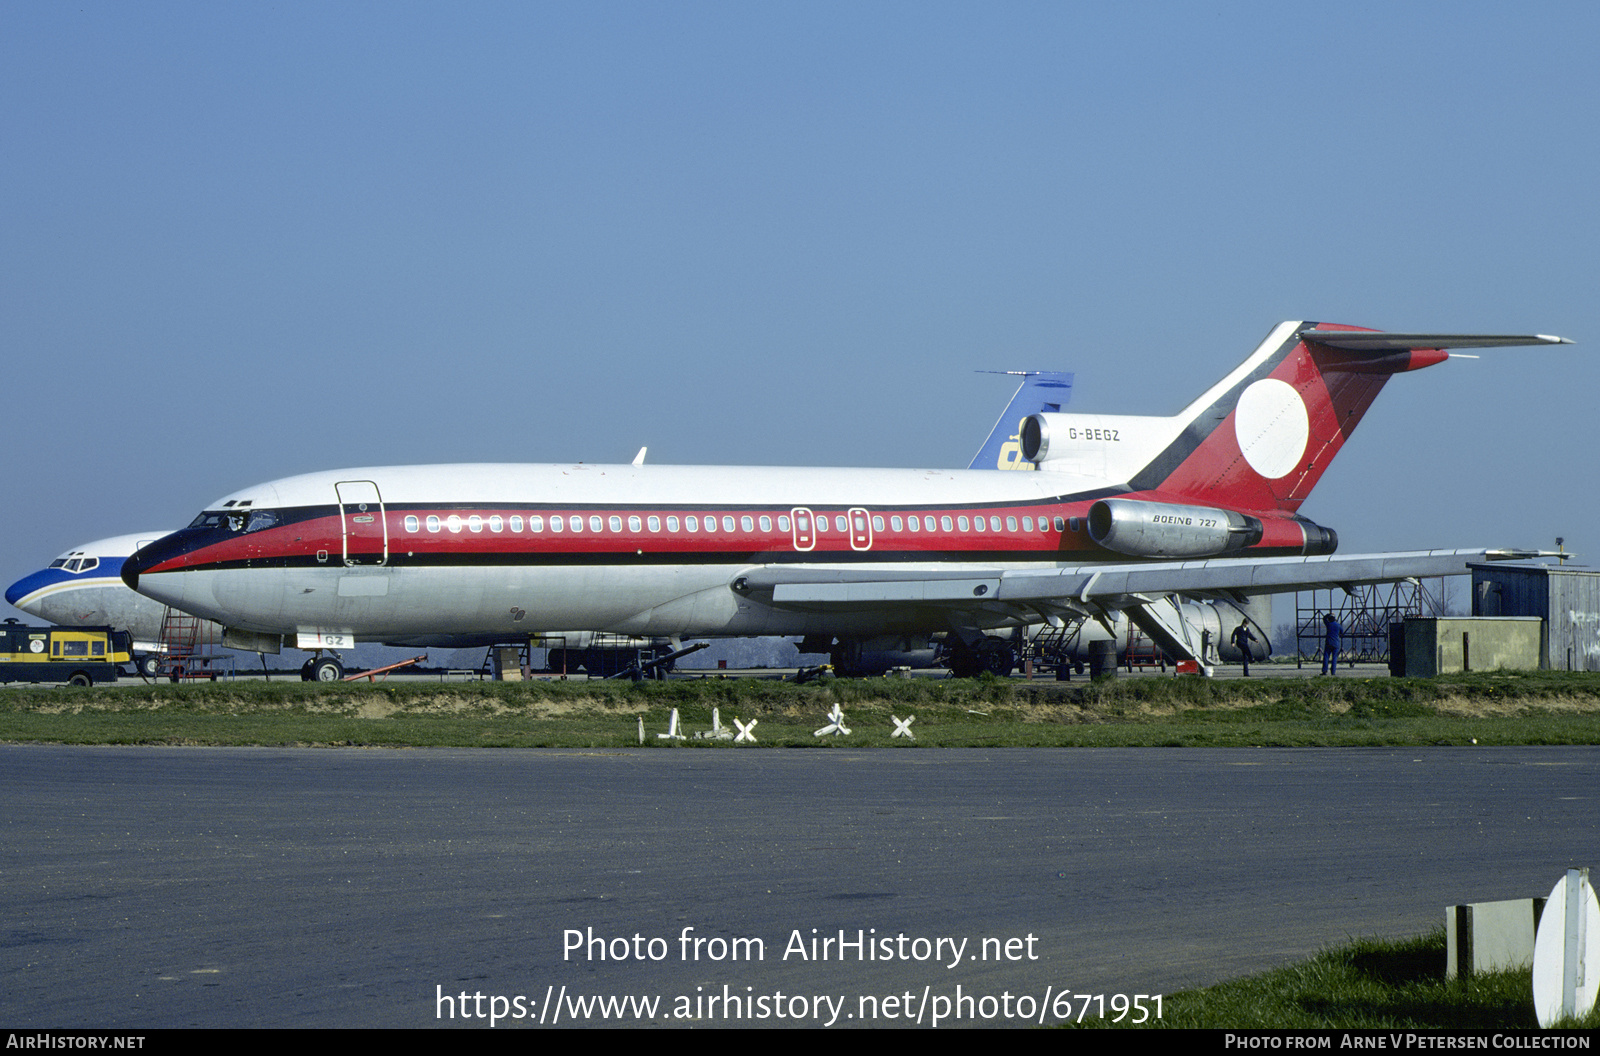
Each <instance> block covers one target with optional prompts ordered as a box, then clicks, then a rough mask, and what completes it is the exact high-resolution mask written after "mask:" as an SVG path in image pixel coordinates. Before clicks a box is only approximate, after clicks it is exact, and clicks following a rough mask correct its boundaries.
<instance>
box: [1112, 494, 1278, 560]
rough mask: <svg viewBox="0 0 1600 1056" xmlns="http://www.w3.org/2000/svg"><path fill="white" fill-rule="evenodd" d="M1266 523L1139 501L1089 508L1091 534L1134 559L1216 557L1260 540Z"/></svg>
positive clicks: (1231, 513) (1115, 501) (1225, 512)
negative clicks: (1263, 525)
mask: <svg viewBox="0 0 1600 1056" xmlns="http://www.w3.org/2000/svg"><path fill="white" fill-rule="evenodd" d="M1261 534H1262V528H1261V521H1260V520H1258V519H1257V518H1255V517H1251V516H1248V515H1247V514H1243V513H1235V512H1234V511H1233V510H1215V509H1211V508H1210V507H1207V506H1179V505H1177V504H1176V503H1166V502H1140V501H1138V500H1137V499H1101V500H1100V501H1099V502H1097V503H1095V504H1094V505H1093V506H1090V507H1089V538H1090V539H1093V540H1094V541H1095V542H1096V543H1099V544H1100V545H1101V546H1103V547H1105V548H1106V549H1107V550H1115V551H1116V552H1117V553H1119V554H1127V555H1129V556H1130V557H1213V556H1215V555H1217V554H1227V553H1232V552H1233V551H1235V550H1243V549H1244V548H1245V547H1247V546H1254V545H1255V544H1256V543H1259V542H1260V541H1261Z"/></svg>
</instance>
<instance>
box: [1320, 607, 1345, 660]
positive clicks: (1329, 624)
mask: <svg viewBox="0 0 1600 1056" xmlns="http://www.w3.org/2000/svg"><path fill="white" fill-rule="evenodd" d="M1322 630H1323V638H1322V673H1323V674H1325V675H1337V674H1338V673H1339V648H1340V643H1341V641H1342V640H1343V638H1344V628H1343V627H1341V626H1339V621H1338V620H1336V619H1334V618H1333V613H1331V612H1326V613H1323V614H1322Z"/></svg>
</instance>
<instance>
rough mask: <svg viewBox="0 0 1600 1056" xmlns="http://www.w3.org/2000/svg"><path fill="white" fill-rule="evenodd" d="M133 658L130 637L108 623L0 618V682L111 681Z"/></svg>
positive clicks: (77, 684) (90, 683)
mask: <svg viewBox="0 0 1600 1056" xmlns="http://www.w3.org/2000/svg"><path fill="white" fill-rule="evenodd" d="M132 660H133V639H132V636H130V635H129V634H128V632H126V631H116V630H112V629H111V628H110V627H28V626H25V625H23V624H20V623H17V622H16V621H15V620H7V621H5V623H3V624H0V682H66V683H68V684H70V685H74V686H88V685H93V684H94V683H96V682H115V681H116V680H117V677H118V676H119V675H120V674H121V670H120V669H119V667H118V666H117V665H119V664H127V663H131V662H132Z"/></svg>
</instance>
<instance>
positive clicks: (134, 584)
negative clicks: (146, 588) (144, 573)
mask: <svg viewBox="0 0 1600 1056" xmlns="http://www.w3.org/2000/svg"><path fill="white" fill-rule="evenodd" d="M143 567H144V563H143V562H142V561H140V560H139V552H138V551H135V552H134V553H133V554H131V555H129V557H128V559H127V560H126V561H124V562H122V582H124V583H126V584H127V585H128V589H129V590H138V589H139V570H140V569H141V568H143Z"/></svg>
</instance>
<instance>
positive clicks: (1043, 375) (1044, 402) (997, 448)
mask: <svg viewBox="0 0 1600 1056" xmlns="http://www.w3.org/2000/svg"><path fill="white" fill-rule="evenodd" d="M979 373H982V374H1010V375H1011V376H1013V377H1020V378H1021V379H1022V384H1021V385H1020V386H1018V387H1017V392H1016V395H1014V396H1012V397H1011V402H1010V403H1008V404H1007V405H1006V409H1005V410H1004V411H1002V412H1001V413H1000V420H999V421H997V422H995V423H994V429H993V430H991V431H990V433H989V439H987V440H985V441H984V442H983V446H982V447H980V448H978V453H977V455H975V456H974V457H973V459H972V464H971V465H969V466H968V467H967V468H968V469H1020V470H1030V469H1035V468H1037V467H1035V466H1034V464H1033V463H1032V462H1029V461H1028V460H1027V459H1025V458H1023V457H1022V440H1021V425H1022V420H1023V419H1024V418H1026V417H1028V415H1030V414H1041V413H1055V412H1057V411H1060V410H1061V409H1062V408H1063V407H1065V406H1066V405H1067V403H1068V401H1069V400H1071V399H1072V374H1071V373H1069V372H1066V371H1058V370H1004V371H999V370H996V371H980V372H979Z"/></svg>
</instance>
